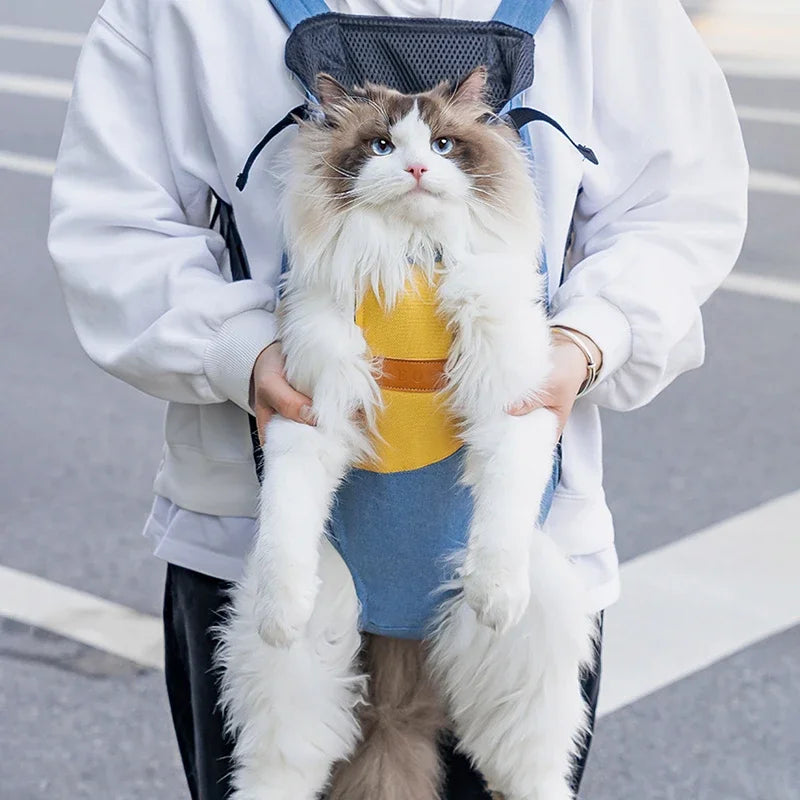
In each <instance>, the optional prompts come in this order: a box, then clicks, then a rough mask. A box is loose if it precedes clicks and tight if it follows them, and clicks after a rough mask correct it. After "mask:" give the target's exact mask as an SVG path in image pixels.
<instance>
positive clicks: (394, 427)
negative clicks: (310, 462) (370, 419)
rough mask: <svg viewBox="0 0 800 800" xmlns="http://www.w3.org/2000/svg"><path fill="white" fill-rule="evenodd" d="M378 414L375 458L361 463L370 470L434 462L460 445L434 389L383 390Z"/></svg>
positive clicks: (403, 468) (409, 467)
mask: <svg viewBox="0 0 800 800" xmlns="http://www.w3.org/2000/svg"><path fill="white" fill-rule="evenodd" d="M381 393H382V395H383V402H384V404H385V405H384V408H383V411H382V412H381V413H380V415H379V417H378V437H379V438H378V439H377V440H376V441H375V442H374V445H375V451H376V455H377V460H376V461H375V462H374V463H368V464H361V465H360V466H361V468H362V469H368V470H370V471H371V472H405V471H408V470H412V469H421V468H422V467H426V466H428V465H429V464H435V463H436V462H437V461H441V460H442V459H444V458H447V456H450V455H452V454H453V453H455V451H456V450H458V448H459V447H460V446H461V441H460V440H459V438H458V431H457V430H456V426H455V423H454V422H453V419H452V417H451V416H450V415H449V414H448V412H447V410H446V409H445V408H444V407H443V403H442V398H441V397H440V395H438V394H436V393H434V392H404V391H398V390H396V389H384V390H383V391H382V392H381Z"/></svg>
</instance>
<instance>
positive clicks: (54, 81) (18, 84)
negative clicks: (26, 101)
mask: <svg viewBox="0 0 800 800" xmlns="http://www.w3.org/2000/svg"><path fill="white" fill-rule="evenodd" d="M0 92H4V93H6V94H21V95H23V96H25V97H44V98H47V99H49V100H69V98H70V97H71V96H72V82H71V81H65V80H61V79H59V78H43V77H41V76H39V75H21V74H17V73H14V72H0Z"/></svg>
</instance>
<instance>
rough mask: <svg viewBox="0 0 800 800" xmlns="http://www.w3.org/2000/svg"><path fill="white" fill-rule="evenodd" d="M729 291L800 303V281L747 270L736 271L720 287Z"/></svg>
mask: <svg viewBox="0 0 800 800" xmlns="http://www.w3.org/2000/svg"><path fill="white" fill-rule="evenodd" d="M720 288H722V289H725V290H726V291H729V292H738V293H739V294H750V295H754V296H755V297H766V298H769V299H770V300H785V301H787V302H789V303H800V281H790V280H786V279H784V278H772V277H769V276H767V275H753V274H752V273H747V272H734V273H733V274H732V275H729V276H728V277H727V278H726V280H725V282H724V283H723V284H722V286H721V287H720Z"/></svg>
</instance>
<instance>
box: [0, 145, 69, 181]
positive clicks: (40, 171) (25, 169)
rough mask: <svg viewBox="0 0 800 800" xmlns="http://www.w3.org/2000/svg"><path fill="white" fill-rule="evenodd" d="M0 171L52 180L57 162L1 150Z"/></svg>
mask: <svg viewBox="0 0 800 800" xmlns="http://www.w3.org/2000/svg"><path fill="white" fill-rule="evenodd" d="M0 169H6V170H10V171H11V172H22V173H24V174H26V175H41V176H42V177H45V178H50V177H52V175H53V173H54V172H55V169H56V162H55V161H53V160H52V159H50V158H38V157H37V156H26V155H21V154H20V153H9V152H8V151H7V150H0Z"/></svg>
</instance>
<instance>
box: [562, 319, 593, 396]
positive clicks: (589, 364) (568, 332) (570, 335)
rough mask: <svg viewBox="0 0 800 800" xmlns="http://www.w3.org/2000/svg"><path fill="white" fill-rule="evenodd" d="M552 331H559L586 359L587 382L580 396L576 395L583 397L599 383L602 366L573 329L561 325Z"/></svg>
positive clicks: (582, 386) (583, 385) (580, 391)
mask: <svg viewBox="0 0 800 800" xmlns="http://www.w3.org/2000/svg"><path fill="white" fill-rule="evenodd" d="M550 330H552V331H558V332H559V333H560V334H561V335H562V336H566V337H567V339H569V340H570V341H571V342H572V343H573V344H574V345H575V346H576V347H577V348H578V349H579V350H580V351H581V353H583V355H584V356H585V358H586V380H585V381H584V382H583V383H582V384H581V388H580V389H578V394H577V395H576V397H583V396H584V395H585V394H586V393H587V392H588V391H589V390H590V389H591V388H592V387H593V386H594V385H595V384H596V383H597V378H598V376H599V374H600V365H599V364H598V363H597V362H596V361H595V360H594V356H593V355H592V351H591V350H590V349H589V348H588V347H587V346H586V344H585V343H584V341H583V340H582V339H581V337H580V336H578V334H577V333H576V332H575V331H573V330H572V329H571V328H564V327H563V326H561V325H552V326H551V327H550Z"/></svg>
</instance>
